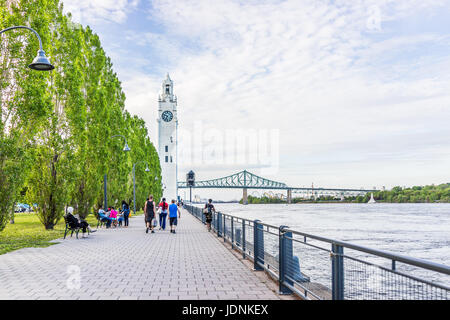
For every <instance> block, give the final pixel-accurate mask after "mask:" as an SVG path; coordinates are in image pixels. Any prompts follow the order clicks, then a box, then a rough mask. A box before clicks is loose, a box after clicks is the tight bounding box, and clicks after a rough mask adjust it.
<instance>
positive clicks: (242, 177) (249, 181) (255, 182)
mask: <svg viewBox="0 0 450 320" xmlns="http://www.w3.org/2000/svg"><path fill="white" fill-rule="evenodd" d="M178 188H179V189H186V188H190V187H189V186H188V184H187V182H178ZM193 188H195V189H242V190H243V197H242V198H243V202H244V204H246V203H248V200H247V198H248V196H247V190H248V189H262V190H264V189H265V190H286V191H287V201H288V203H290V202H291V200H292V193H298V194H302V195H303V196H306V197H308V198H314V199H315V198H317V197H318V196H321V195H330V196H335V197H341V198H343V197H344V196H358V195H365V194H366V193H368V192H374V191H377V190H375V189H371V190H367V189H336V188H315V187H314V186H311V187H310V188H297V187H289V186H288V185H286V184H285V183H283V182H278V181H273V180H269V179H266V178H263V177H260V176H257V175H256V174H253V173H251V172H249V171H247V170H244V171H241V172H238V173H235V174H232V175H229V176H226V177H223V178H217V179H211V180H203V181H195V185H194V187H193Z"/></svg>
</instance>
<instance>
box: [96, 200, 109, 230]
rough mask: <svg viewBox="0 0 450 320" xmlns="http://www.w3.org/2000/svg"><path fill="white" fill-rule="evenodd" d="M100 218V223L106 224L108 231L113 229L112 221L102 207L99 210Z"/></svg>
mask: <svg viewBox="0 0 450 320" xmlns="http://www.w3.org/2000/svg"><path fill="white" fill-rule="evenodd" d="M98 216H99V218H100V221H102V222H106V228H107V229H108V228H109V227H111V221H112V219H111V218H110V217H108V216H107V215H106V212H105V210H103V207H102V206H100V209H98Z"/></svg>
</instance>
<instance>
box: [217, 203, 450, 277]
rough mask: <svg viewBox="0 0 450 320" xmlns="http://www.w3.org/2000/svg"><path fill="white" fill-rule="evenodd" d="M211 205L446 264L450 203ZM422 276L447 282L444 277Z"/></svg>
mask: <svg viewBox="0 0 450 320" xmlns="http://www.w3.org/2000/svg"><path fill="white" fill-rule="evenodd" d="M215 206H216V209H217V210H219V211H221V212H223V213H228V214H231V215H234V216H238V217H242V218H248V219H259V220H261V221H262V222H265V223H268V224H272V225H277V226H278V225H288V226H289V227H290V228H291V229H295V230H298V231H301V232H305V233H309V234H313V235H318V236H323V237H327V238H331V239H336V240H342V241H347V242H351V243H355V244H358V245H362V246H366V247H370V248H373V249H378V250H384V251H389V252H392V253H396V254H401V255H406V256H410V257H414V258H419V259H425V260H428V261H432V262H435V263H440V264H444V265H448V266H450V204H447V203H445V204H444V203H442V204H385V203H377V204H345V203H336V204H290V205H286V204H258V205H248V206H243V205H239V204H215ZM385 262H389V261H385ZM312 272H314V271H312ZM419 274H420V273H419ZM421 275H423V276H424V277H427V279H429V280H433V281H435V280H438V281H439V282H441V283H444V284H446V285H449V284H450V283H449V281H448V277H447V276H445V277H444V278H441V277H439V276H434V275H433V276H431V277H430V278H428V277H429V276H428V275H424V274H421Z"/></svg>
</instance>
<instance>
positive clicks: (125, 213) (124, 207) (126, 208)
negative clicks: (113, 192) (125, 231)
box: [122, 200, 130, 228]
mask: <svg viewBox="0 0 450 320" xmlns="http://www.w3.org/2000/svg"><path fill="white" fill-rule="evenodd" d="M122 212H123V220H124V226H125V228H127V227H128V222H129V221H128V219H129V218H130V206H129V205H128V203H127V202H126V201H125V200H122Z"/></svg>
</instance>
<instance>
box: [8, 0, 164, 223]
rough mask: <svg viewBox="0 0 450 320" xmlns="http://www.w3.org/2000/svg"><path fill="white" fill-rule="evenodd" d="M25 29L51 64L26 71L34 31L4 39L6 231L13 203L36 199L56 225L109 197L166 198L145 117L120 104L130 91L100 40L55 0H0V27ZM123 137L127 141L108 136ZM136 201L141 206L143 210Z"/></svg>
mask: <svg viewBox="0 0 450 320" xmlns="http://www.w3.org/2000/svg"><path fill="white" fill-rule="evenodd" d="M20 25H25V26H29V27H31V28H33V29H35V30H36V31H37V32H38V33H39V35H40V36H41V38H42V41H43V46H44V50H45V52H46V55H47V56H48V57H49V58H50V62H51V63H52V64H53V65H54V66H55V69H54V70H53V71H50V72H39V71H35V70H31V69H29V68H27V65H28V64H30V63H31V62H32V61H33V58H34V57H35V56H36V52H37V50H38V49H39V43H38V41H37V39H36V38H35V36H34V35H33V34H32V33H31V32H30V31H28V30H13V31H8V32H6V33H3V34H2V35H0V37H1V38H0V40H1V41H0V98H1V100H0V231H1V230H3V229H4V228H5V226H6V224H7V222H8V221H9V220H10V219H11V218H12V216H13V214H14V205H15V204H16V203H17V202H26V203H28V204H30V205H34V206H35V207H34V208H35V210H36V212H37V214H38V216H39V218H40V220H41V222H42V224H43V225H44V226H45V228H46V229H52V228H53V227H54V226H55V225H56V224H57V223H58V221H59V220H60V219H61V218H62V215H63V214H64V207H65V206H66V205H71V206H73V207H74V208H75V210H76V211H77V213H78V214H80V216H81V217H86V216H87V215H88V214H90V213H92V212H94V211H95V210H97V208H98V207H99V206H100V205H101V204H102V203H103V176H104V175H105V174H107V177H108V204H110V205H112V206H117V207H118V206H120V202H121V201H122V200H126V201H127V202H128V203H130V201H131V200H132V195H133V184H132V183H133V180H132V175H131V172H132V167H133V164H134V163H136V162H138V161H147V162H148V164H149V167H150V171H151V172H149V173H147V172H145V171H144V169H145V163H144V164H141V165H140V166H138V167H137V170H136V184H137V187H136V199H137V204H139V205H140V204H143V203H144V201H145V199H146V197H147V196H148V194H149V193H152V194H153V195H154V196H155V197H156V199H158V198H159V197H160V196H161V194H162V189H161V168H160V165H159V157H158V154H157V152H156V149H155V147H154V146H153V144H152V142H151V141H150V139H149V136H148V131H147V128H146V125H145V122H144V120H143V119H141V118H139V117H137V116H132V115H130V114H129V113H128V112H127V111H126V110H125V108H124V105H125V94H124V92H123V91H122V87H121V83H120V81H119V79H118V77H117V75H116V73H115V72H114V70H113V65H112V62H111V59H110V58H109V57H107V56H106V54H105V51H104V50H103V48H102V46H101V43H100V39H99V37H98V36H97V35H96V34H95V33H94V32H93V31H92V30H91V29H90V28H89V27H83V26H80V25H78V24H75V23H73V22H72V21H71V15H70V14H64V13H63V7H62V3H61V2H60V1H59V0H0V29H4V28H7V27H10V26H20ZM113 135H123V136H125V137H126V139H127V140H128V144H129V147H130V148H131V151H129V152H124V151H122V150H123V148H124V144H125V141H124V140H123V139H122V138H120V137H116V138H111V137H112V136H113ZM138 207H139V206H138Z"/></svg>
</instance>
